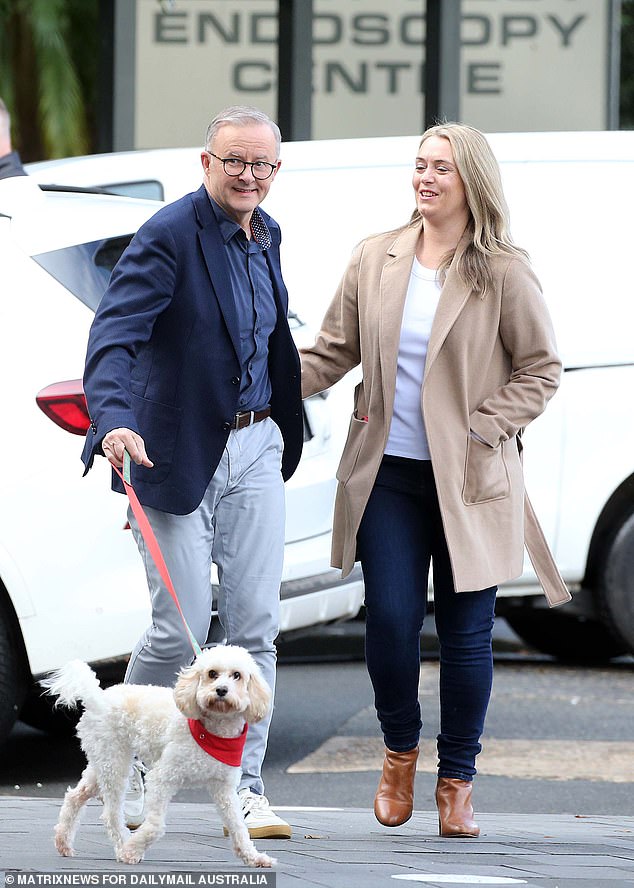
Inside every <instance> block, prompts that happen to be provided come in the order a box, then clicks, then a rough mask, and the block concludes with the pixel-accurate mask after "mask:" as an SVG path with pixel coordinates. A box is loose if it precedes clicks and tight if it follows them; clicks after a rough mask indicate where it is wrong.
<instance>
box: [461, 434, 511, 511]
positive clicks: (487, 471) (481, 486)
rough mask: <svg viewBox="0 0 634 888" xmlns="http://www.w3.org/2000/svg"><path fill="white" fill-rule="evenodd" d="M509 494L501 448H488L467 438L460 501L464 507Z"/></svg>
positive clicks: (487, 501)
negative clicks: (464, 504)
mask: <svg viewBox="0 0 634 888" xmlns="http://www.w3.org/2000/svg"><path fill="white" fill-rule="evenodd" d="M510 492H511V483H510V480H509V473H508V469H507V467H506V461H505V455H504V444H501V445H500V446H499V447H489V446H488V444H482V443H481V442H480V441H478V440H476V439H475V438H472V437H471V435H469V437H468V439H467V456H466V460H465V472H464V484H463V487H462V499H463V501H464V502H465V503H466V504H467V505H468V506H470V505H474V504H475V503H489V502H491V501H492V500H499V499H504V498H505V497H507V496H508V495H509V494H510Z"/></svg>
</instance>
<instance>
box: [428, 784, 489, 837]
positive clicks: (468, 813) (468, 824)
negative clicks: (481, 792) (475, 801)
mask: <svg viewBox="0 0 634 888" xmlns="http://www.w3.org/2000/svg"><path fill="white" fill-rule="evenodd" d="M472 789H473V784H472V783H470V782H469V781H467V780H456V779H454V778H453V777H439V778H438V782H437V784H436V805H437V807H438V828H439V829H438V831H439V835H441V836H445V837H446V838H450V837H452V836H453V837H455V838H471V839H475V838H477V837H478V836H479V835H480V827H479V826H478V824H477V823H476V822H475V820H474V819H473V808H472V806H471V790H472Z"/></svg>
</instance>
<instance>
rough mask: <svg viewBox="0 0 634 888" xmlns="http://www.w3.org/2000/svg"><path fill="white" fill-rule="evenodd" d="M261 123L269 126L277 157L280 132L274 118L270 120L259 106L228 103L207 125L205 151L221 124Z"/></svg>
mask: <svg viewBox="0 0 634 888" xmlns="http://www.w3.org/2000/svg"><path fill="white" fill-rule="evenodd" d="M262 123H263V124H265V125H266V126H268V127H270V129H271V132H272V133H273V135H274V136H275V152H276V155H277V157H279V155H280V146H281V144H282V134H281V132H280V128H279V126H278V125H277V124H276V123H275V121H274V120H271V118H270V117H269V115H268V114H265V113H264V111H260V109H259V108H252V107H251V106H249V105H230V106H229V108H225V109H224V111H221V112H220V113H219V114H216V116H215V117H214V119H213V120H212V121H211V123H210V124H209V126H208V127H207V134H206V135H205V148H206V149H207V151H208V150H209V149H210V148H211V144H212V142H213V140H214V138H215V136H216V134H217V132H218V130H219V129H220V128H221V127H223V126H227V125H228V124H229V125H232V126H249V125H252V124H262Z"/></svg>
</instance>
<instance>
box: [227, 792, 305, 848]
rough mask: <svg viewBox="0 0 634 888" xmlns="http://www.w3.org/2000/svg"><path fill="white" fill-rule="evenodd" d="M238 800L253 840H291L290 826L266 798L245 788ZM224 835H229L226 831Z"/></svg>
mask: <svg viewBox="0 0 634 888" xmlns="http://www.w3.org/2000/svg"><path fill="white" fill-rule="evenodd" d="M238 798H239V799H240V807H241V808H242V813H243V814H244V821H245V823H246V825H247V828H248V830H249V835H250V836H251V838H252V839H290V837H291V832H292V831H291V827H290V825H289V824H288V823H286V821H285V820H282V818H281V817H278V816H277V814H275V813H274V812H273V811H272V810H271V807H270V805H269V800H268V799H267V797H266V796H263V795H258V794H257V793H255V792H252V791H251V790H250V789H249V788H248V787H245V788H244V789H241V790H240V791H239V792H238ZM224 833H225V835H228V833H227V830H226V829H225V831H224Z"/></svg>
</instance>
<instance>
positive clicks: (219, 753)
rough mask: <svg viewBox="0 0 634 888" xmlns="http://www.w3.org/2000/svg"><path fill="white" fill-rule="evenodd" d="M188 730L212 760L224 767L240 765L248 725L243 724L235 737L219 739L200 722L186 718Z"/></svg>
mask: <svg viewBox="0 0 634 888" xmlns="http://www.w3.org/2000/svg"><path fill="white" fill-rule="evenodd" d="M187 722H188V724H189V730H190V731H191V735H192V737H193V738H194V740H195V741H196V743H197V744H198V745H199V746H200V748H201V749H204V750H205V752H207V753H208V754H209V755H210V756H211V757H212V758H215V759H218V761H219V762H222V763H223V764H225V765H231V766H232V767H234V768H238V767H240V764H241V763H242V750H243V749H244V744H245V741H246V739H247V729H248V727H249V726H248V725H247V724H246V722H245V725H244V729H243V731H242V733H241V734H239V735H238V736H237V737H219V736H218V735H217V734H212V733H211V732H210V731H208V730H207V729H206V728H205V726H204V725H203V724H202V722H200V721H198V719H196V718H188V719H187Z"/></svg>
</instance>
